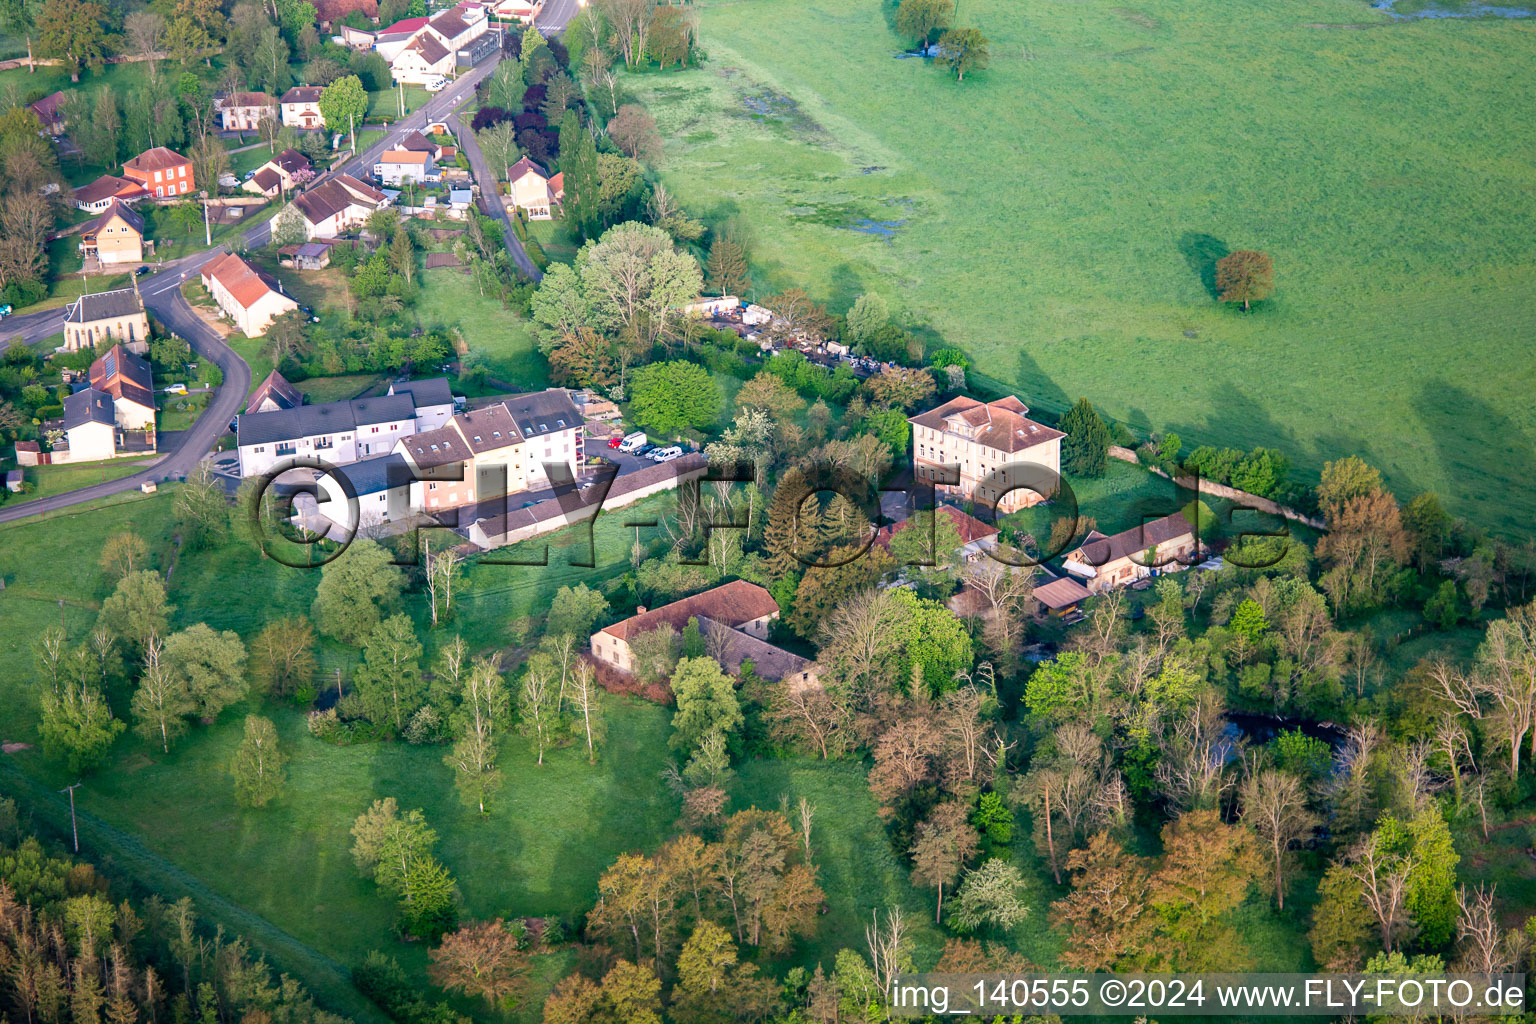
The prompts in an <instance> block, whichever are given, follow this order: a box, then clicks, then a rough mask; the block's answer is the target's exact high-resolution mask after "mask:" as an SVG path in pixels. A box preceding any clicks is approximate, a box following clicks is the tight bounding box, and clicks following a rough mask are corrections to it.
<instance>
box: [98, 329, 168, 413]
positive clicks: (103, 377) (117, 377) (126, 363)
mask: <svg viewBox="0 0 1536 1024" xmlns="http://www.w3.org/2000/svg"><path fill="white" fill-rule="evenodd" d="M87 377H88V379H89V380H90V382H91V387H93V388H95V389H96V390H98V391H104V392H106V393H107V394H109V395H111V396H112V397H113V398H120V399H126V400H127V401H130V402H136V403H138V404H139V405H142V406H145V407H146V408H150V409H153V408H154V407H155V396H154V392H153V390H152V389H153V387H154V384H153V381H152V379H151V377H150V372H149V364H148V363H146V362H145V361H144V360H143V359H141V358H139V357H138V356H136V355H134V354H133V353H132V352H129V351H128V350H127V349H125V348H123V346H121V345H113V346H112V347H111V348H109V349H107V351H106V352H104V353H103V354H102V355H101V356H99V357H97V359H96V360H95V361H94V362H93V363H91V368H90V370H89V372H88V373H87Z"/></svg>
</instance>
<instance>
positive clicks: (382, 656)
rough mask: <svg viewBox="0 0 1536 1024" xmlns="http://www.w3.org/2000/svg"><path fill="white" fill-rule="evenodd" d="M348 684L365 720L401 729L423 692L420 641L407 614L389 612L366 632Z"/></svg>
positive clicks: (398, 730)
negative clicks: (354, 669) (354, 692)
mask: <svg viewBox="0 0 1536 1024" xmlns="http://www.w3.org/2000/svg"><path fill="white" fill-rule="evenodd" d="M352 685H353V687H354V688H355V689H356V691H357V697H358V700H359V701H360V702H361V704H362V708H363V713H364V714H365V715H367V717H368V720H369V721H371V722H373V723H375V724H376V725H382V726H386V727H388V728H391V729H393V730H394V731H395V732H396V733H399V732H401V731H402V730H404V729H405V723H406V722H408V721H409V720H410V718H411V716H412V715H414V714H415V713H416V709H417V708H419V707H421V705H422V702H423V701H424V700H425V699H426V695H427V685H426V682H425V681H424V680H423V679H422V677H421V641H419V640H418V639H417V638H416V630H415V628H414V627H413V626H412V625H411V620H410V617H409V616H406V615H403V614H401V615H391V616H390V617H389V618H387V619H385V620H384V621H383V622H380V623H379V624H378V626H376V627H375V628H374V630H373V632H372V633H371V634H369V636H368V642H367V644H366V645H365V646H364V648H363V664H362V665H361V666H360V667H359V668H358V669H357V671H356V672H354V673H353V675H352Z"/></svg>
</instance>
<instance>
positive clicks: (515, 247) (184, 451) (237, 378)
mask: <svg viewBox="0 0 1536 1024" xmlns="http://www.w3.org/2000/svg"><path fill="white" fill-rule="evenodd" d="M565 6H568V7H569V8H570V11H569V13H566V14H563V15H562V14H561V9H563V7H565ZM551 7H554V8H559V9H557V10H556V11H555V16H556V17H557V18H559V19H561V20H559V21H558V25H559V27H564V25H565V22H566V21H567V20H569V19H570V17H572V16H574V14H575V12H576V11H577V10H578V9H579V8H578V7H577V5H576V0H549V2H548V3H547V4H546V8H547V9H548V8H551ZM550 24H554V22H553V21H551V22H550ZM539 27H540V29H546V27H547V26H546V24H545V21H544V19H543V18H542V17H541V19H540V22H539ZM556 31H558V29H556ZM500 60H501V54H500V51H497V53H496V54H495V55H494V56H493V57H491V58H490V59H489V60H487V61H485V62H484V63H483V64H479V65H477V66H476V67H475V68H473V69H472V70H470V71H468V72H466V73H465V74H463V75H461V76H460V77H459V78H458V79H456V80H455V81H454V82H453V83H452V84H451V85H450V86H449V87H448V88H446V89H444V90H443V91H442V92H441V93H439V94H438V95H436V96H434V97H432V99H430V100H428V101H427V102H426V103H424V104H423V105H422V106H421V108H420V109H418V110H416V111H414V112H413V113H411V114H410V115H408V116H407V117H405V118H404V119H403V120H401V121H397V122H396V123H395V124H394V125H392V126H391V127H390V130H389V132H388V134H386V135H385V137H384V138H383V139H381V140H380V141H379V142H377V143H375V144H374V145H372V146H370V147H369V148H368V149H366V150H364V151H363V152H362V153H359V154H358V155H357V156H356V157H354V158H353V159H352V160H349V161H347V162H346V163H345V164H344V165H342V167H341V170H342V171H344V172H346V173H348V174H359V173H366V172H368V171H371V170H372V169H373V165H374V164H375V163H376V162H377V161H378V157H379V155H380V154H381V153H383V152H384V150H385V149H387V148H388V147H389V146H390V145H392V144H394V143H395V142H396V141H398V140H399V139H400V138H401V137H402V136H404V135H405V134H406V133H407V132H410V131H414V130H418V129H420V128H421V127H422V126H424V125H426V124H428V123H429V122H431V121H443V120H448V119H449V117H450V115H451V114H452V112H453V110H454V108H456V107H458V106H460V105H461V104H462V103H464V102H465V101H466V100H468V99H469V98H470V96H472V95H473V93H474V87H475V84H476V83H478V82H479V81H481V80H482V79H483V78H485V77H486V76H487V75H489V74H490V73H491V72H492V71H493V70H495V68H496V65H497V63H499V62H500ZM455 121H456V119H455ZM459 138H460V141H461V142H465V143H466V147H465V149H466V153H467V154H469V156H470V164H471V166H472V167H473V168H474V171H475V176H476V179H477V180H479V181H482V182H492V183H494V181H495V178H494V177H491V176H489V175H486V174H484V173H483V170H484V169H485V161H484V158H483V157H482V156H480V148H479V147H478V146H473V138H472V136H470V135H469V133H468V132H467V131H460V132H459ZM470 146H473V149H470ZM490 195H491V197H493V201H492V202H491V203H490V205H491V207H492V209H500V196H499V195H497V189H496V188H495V187H494V184H493V187H492V188H491V191H490ZM500 219H501V221H502V228H503V233H504V234H505V235H506V238H507V247H508V249H509V250H510V251H511V252H512V256H513V259H514V260H515V261H516V262H517V264H518V266H519V267H521V268H523V270H524V273H531V275H532V276H534V277H535V278H537V277H538V269H537V268H536V267H534V266H533V261H532V260H529V259H528V254H527V253H526V252H524V251H523V247H522V244H521V243H520V242H518V240H517V236H516V235H515V234H513V232H512V229H511V225H510V224H509V223H508V222H507V219H506V211H505V209H501V218H500ZM271 234H272V227H271V221H270V220H268V221H265V222H263V223H261V224H257V225H255V226H253V227H252V228H250V230H248V231H246V232H245V241H246V244H247V245H249V246H250V247H252V248H258V247H260V246H263V245H266V244H267V241H268V240H269V239H270V237H271ZM224 251H225V248H224V247H223V246H216V247H215V248H213V249H210V250H208V251H207V252H201V253H195V254H193V255H191V256H184V257H182V258H181V259H179V260H173V261H172V262H170V263H166V264H164V265H163V267H160V268H157V270H156V271H155V273H153V274H149V275H146V276H144V277H142V278H140V279H139V293H140V294H141V295H142V296H143V298H144V306H145V308H146V309H148V310H149V311H150V312H151V313H153V314H154V315H155V318H156V319H158V320H159V321H160V322H161V323H162V324H165V325H166V326H167V327H168V328H169V329H170V330H171V331H173V332H174V333H176V334H178V335H180V336H181V337H183V338H185V339H187V343H188V344H189V345H191V346H192V350H193V351H194V352H196V353H197V354H198V355H199V356H200V357H202V358H204V359H208V360H211V361H213V362H214V363H215V364H216V365H217V366H218V367H219V369H220V370H222V371H223V372H224V384H223V386H222V387H220V388H219V389H218V391H217V392H215V394H214V398H213V402H212V404H211V405H209V407H208V408H207V409H206V410H204V411H203V414H202V415H201V416H199V417H198V418H197V422H195V423H194V424H193V425H192V426H191V428H190V429H188V430H184V431H182V432H181V433H180V436H179V437H178V438H177V443H176V446H175V448H173V449H172V450H170V451H166V452H162V453H161V455H160V456H159V461H158V462H157V463H155V465H153V466H151V467H149V468H148V469H145V470H144V471H143V472H140V473H135V474H133V475H132V476H126V477H122V478H121V479H118V480H109V481H107V482H106V483H100V484H92V485H91V486H89V487H82V488H80V489H79V490H74V491H67V492H65V493H64V494H55V495H52V496H51V497H47V498H39V499H37V500H35V501H24V502H15V501H10V502H7V503H5V504H4V505H0V523H6V522H11V521H13V520H16V519H23V518H25V517H27V516H33V515H41V514H43V513H46V512H54V511H57V510H59V509H64V508H68V507H70V506H71V505H79V504H83V503H85V502H90V501H98V500H100V499H102V498H106V497H110V496H111V495H114V494H123V493H125V492H127V491H133V490H137V489H138V488H139V486H140V485H141V484H144V483H147V482H154V483H161V482H164V481H166V480H171V479H179V478H181V477H184V476H185V475H186V474H188V473H189V472H191V471H192V469H193V468H194V467H195V466H196V465H197V464H198V463H199V462H200V461H202V459H203V458H204V457H205V456H206V455H207V454H208V453H209V452H210V451H212V450H213V446H214V444H215V443H217V441H218V439H219V438H220V437H221V436H222V435H223V434H225V433H227V432H228V427H229V421H230V420H232V419H233V418H234V417H235V414H236V413H238V412H239V411H240V405H241V403H243V402H244V401H245V396H246V395H248V394H250V393H251V368H250V367H249V366H247V365H246V363H245V360H243V359H241V358H240V357H239V356H238V355H236V354H235V352H234V350H233V349H231V348H230V347H229V346H228V345H226V344H225V343H224V339H223V338H222V337H221V336H220V335H219V333H218V332H217V331H215V330H214V329H213V328H211V327H209V326H208V325H207V324H206V323H204V322H203V321H202V319H201V318H199V317H198V316H197V314H196V313H194V312H192V307H190V306H189V305H187V302H186V300H185V299H184V298H182V296H181V285H182V283H183V282H184V281H188V280H192V279H194V278H195V277H196V276H197V275H198V273H199V272H200V271H201V270H202V268H203V266H204V264H206V263H207V262H208V261H209V260H212V259H213V258H214V257H216V256H219V255H222V254H223V253H224ZM63 323H64V310H63V309H56V310H44V311H42V312H39V313H29V314H26V315H24V316H17V317H11V318H8V319H7V320H6V321H4V323H3V324H0V334H3V333H4V332H5V331H10V332H14V338H16V339H20V340H23V341H26V342H32V341H36V340H38V339H41V338H46V337H47V336H48V335H50V334H56V333H58V332H59V331H61V330H63Z"/></svg>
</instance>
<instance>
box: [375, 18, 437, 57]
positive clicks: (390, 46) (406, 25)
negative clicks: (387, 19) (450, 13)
mask: <svg viewBox="0 0 1536 1024" xmlns="http://www.w3.org/2000/svg"><path fill="white" fill-rule="evenodd" d="M426 24H427V19H426V18H406V19H404V20H402V21H397V22H395V23H393V24H391V25H386V26H385V27H384V28H381V29H379V31H378V33H377V34H376V35H375V36H374V39H373V48H374V49H375V50H376V51H378V54H379V56H380V57H383V58H384V59H385V60H386V61H389V62H390V63H391V64H393V63H394V60H395V57H396V56H398V55H399V53H400V51H401V50H403V49H405V46H406V44H407V43H409V42H410V41H411V40H412V39H415V38H416V33H417V32H420V31H421V30H422V28H423V27H424V26H425V25H426Z"/></svg>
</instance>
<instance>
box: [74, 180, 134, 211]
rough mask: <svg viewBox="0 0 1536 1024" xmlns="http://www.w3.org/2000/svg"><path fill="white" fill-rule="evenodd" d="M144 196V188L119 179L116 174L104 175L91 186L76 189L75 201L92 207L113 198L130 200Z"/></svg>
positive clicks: (132, 182)
mask: <svg viewBox="0 0 1536 1024" xmlns="http://www.w3.org/2000/svg"><path fill="white" fill-rule="evenodd" d="M144 194H145V192H144V188H143V186H141V185H140V184H139V183H138V182H136V181H129V180H128V179H127V178H119V177H117V176H116V175H114V174H103V175H102V176H101V177H99V178H97V179H96V180H95V181H93V182H91V183H90V184H89V185H81V186H80V187H79V188H77V189H75V200H76V201H77V202H81V203H85V204H87V205H90V204H92V203H99V202H101V201H102V200H103V199H108V198H111V197H112V196H117V197H119V198H121V199H128V198H131V197H134V196H141V195H144Z"/></svg>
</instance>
